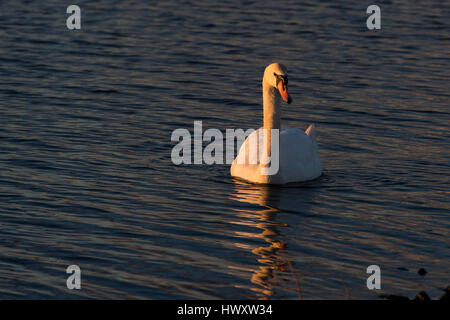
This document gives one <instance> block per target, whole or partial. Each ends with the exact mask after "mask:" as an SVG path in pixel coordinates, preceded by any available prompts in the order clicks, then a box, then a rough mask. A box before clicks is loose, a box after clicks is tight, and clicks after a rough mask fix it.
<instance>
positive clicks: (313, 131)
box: [305, 123, 317, 140]
mask: <svg viewBox="0 0 450 320" xmlns="http://www.w3.org/2000/svg"><path fill="white" fill-rule="evenodd" d="M305 132H306V134H307V135H308V136H310V137H311V139H313V140H316V137H317V132H316V126H315V125H314V123H313V124H311V125H310V126H309V127H308V129H306V131H305Z"/></svg>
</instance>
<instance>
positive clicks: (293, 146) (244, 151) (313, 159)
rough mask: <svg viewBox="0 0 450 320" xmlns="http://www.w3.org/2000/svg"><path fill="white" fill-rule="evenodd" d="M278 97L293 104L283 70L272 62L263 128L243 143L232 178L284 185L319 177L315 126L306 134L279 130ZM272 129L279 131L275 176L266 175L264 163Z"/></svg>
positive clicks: (265, 88)
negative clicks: (277, 166) (277, 160)
mask: <svg viewBox="0 0 450 320" xmlns="http://www.w3.org/2000/svg"><path fill="white" fill-rule="evenodd" d="M277 89H278V90H277ZM280 98H283V100H285V101H286V102H288V103H290V102H291V101H292V100H291V98H290V96H289V93H288V91H287V75H286V68H285V67H284V66H283V65H280V64H278V63H274V64H271V65H269V66H268V67H267V68H266V70H265V72H264V78H263V105H264V127H263V128H260V129H258V130H257V131H254V132H253V133H252V134H250V135H249V136H248V137H247V138H246V140H245V142H244V143H243V144H242V146H241V148H240V150H239V154H238V156H237V157H236V159H234V161H233V164H232V166H231V175H232V176H234V177H239V178H241V179H244V180H247V181H249V182H254V183H268V184H285V183H289V182H299V181H308V180H313V179H315V178H317V177H319V176H320V175H321V174H322V165H321V162H320V158H319V155H318V153H317V142H316V132H315V127H314V125H310V126H309V128H308V129H307V130H306V132H303V131H302V130H300V129H296V128H295V129H281V126H280V111H281V110H280V102H281V99H280ZM263 129H266V130H263ZM272 129H279V168H278V171H277V172H276V173H275V174H266V172H265V171H264V168H267V165H264V164H263V163H267V162H268V160H267V159H268V158H267V156H269V157H270V155H271V150H272V149H271V147H272V144H273V143H274V142H273V141H272V139H273V136H272V138H269V136H270V135H269V134H268V135H267V139H265V137H264V135H265V133H266V132H267V133H269V132H271V131H270V130H272ZM272 151H273V150H272ZM250 159H253V160H250ZM255 159H256V160H255ZM271 160H272V161H273V158H271Z"/></svg>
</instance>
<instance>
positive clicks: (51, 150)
mask: <svg viewBox="0 0 450 320" xmlns="http://www.w3.org/2000/svg"><path fill="white" fill-rule="evenodd" d="M77 4H78V5H79V6H80V7H81V11H82V29H81V30H78V31H69V30H67V28H66V17H67V16H68V15H67V14H66V7H67V6H68V5H69V3H64V4H63V3H62V2H61V1H54V0H51V1H12V0H11V1H7V0H2V1H1V2H0V39H1V44H0V121H1V123H0V124H1V125H0V146H1V149H0V298H39V299H40V298H69V299H70V298H153V299H160V298H164V299H173V298H194V299H204V298H213V299H216V298H232V299H241V298H243V299H247V298H248V299H260V298H262V299H264V298H272V299H297V298H298V297H299V296H301V297H302V298H304V299H315V298H321V299H329V298H332V299H347V298H349V297H351V298H353V299H378V295H380V294H391V293H395V294H404V295H407V296H409V297H413V296H414V295H415V294H416V293H417V292H418V291H420V290H425V291H427V292H428V294H429V295H430V296H431V297H432V298H436V297H439V296H440V295H441V291H440V289H441V288H443V287H445V286H447V285H448V284H449V279H450V272H449V270H450V250H449V249H450V248H449V247H450V246H449V228H450V216H449V209H450V203H449V194H450V189H449V175H450V166H449V163H450V154H449V139H450V134H449V120H450V107H449V105H450V104H449V67H450V61H449V53H450V41H449V40H450V27H449V21H450V3H449V2H448V1H440V0H439V1H438V0H436V1H427V2H424V1H420V2H415V1H414V2H412V1H406V0H395V1H378V2H377V3H376V4H378V5H379V6H380V7H381V14H382V29H381V30H378V31H369V30H367V28H366V17H367V15H366V13H365V12H366V8H367V7H368V6H369V5H370V4H373V2H372V1H370V2H369V1H356V0H355V1H339V3H337V2H336V1H330V2H328V3H326V2H322V1H320V2H319V1H312V0H311V1H297V0H295V1H285V2H281V3H280V2H278V1H275V2H274V1H267V2H266V1H245V2H241V1H226V2H222V1H209V0H208V1H206V0H205V1H203V0H196V1H157V2H152V3H150V2H147V1H110V0H108V1H106V0H102V1H94V2H93V1H78V2H77ZM274 61H279V62H283V63H284V64H285V65H287V67H288V69H289V77H290V78H289V83H290V93H291V95H292V97H293V99H294V103H293V104H292V105H289V106H287V105H284V106H283V109H282V122H283V125H284V126H286V127H298V128H302V129H306V128H307V126H308V125H309V124H310V123H315V124H316V126H317V130H318V133H319V137H318V144H319V154H320V157H321V159H322V162H323V167H324V175H323V176H322V177H321V178H319V179H318V180H316V181H313V182H309V183H304V184H300V185H294V186H287V187H264V186H257V185H251V184H246V183H243V182H239V181H236V180H233V179H232V178H231V177H230V175H229V166H227V165H212V166H208V165H184V166H175V165H173V164H172V162H171V157H170V155H171V150H172V147H173V146H174V143H173V142H171V141H170V136H171V133H172V131H173V130H175V129H177V128H186V129H188V130H190V131H191V132H192V131H193V122H194V120H202V121H203V127H204V129H207V128H218V129H220V130H223V131H225V129H226V128H244V129H247V128H258V127H259V126H261V124H262V95H261V77H262V73H263V70H264V67H265V66H266V65H268V64H269V63H271V62H274ZM72 264H76V265H79V266H80V268H81V271H82V289H81V290H79V291H70V290H68V289H67V288H66V278H67V276H68V275H67V274H66V273H65V270H66V268H67V266H69V265H72ZM373 264H375V265H379V266H380V268H381V273H382V278H381V286H382V289H381V290H375V291H370V290H368V289H367V287H366V279H367V277H368V276H369V275H368V274H366V268H367V266H369V265H373ZM399 268H400V269H399ZM419 268H425V269H426V270H427V271H428V273H427V275H426V276H420V275H418V274H417V270H418V269H419ZM299 291H300V292H299Z"/></svg>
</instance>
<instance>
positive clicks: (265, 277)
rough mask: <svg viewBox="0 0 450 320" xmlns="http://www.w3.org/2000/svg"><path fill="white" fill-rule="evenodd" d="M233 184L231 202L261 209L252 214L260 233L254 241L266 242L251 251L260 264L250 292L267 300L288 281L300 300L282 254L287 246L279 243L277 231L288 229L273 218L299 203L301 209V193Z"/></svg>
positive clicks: (243, 183)
mask: <svg viewBox="0 0 450 320" xmlns="http://www.w3.org/2000/svg"><path fill="white" fill-rule="evenodd" d="M234 182H235V183H234V188H235V192H234V194H233V196H232V198H233V200H237V201H239V202H244V203H251V204H257V205H259V206H261V207H262V208H259V209H256V210H255V209H253V210H251V211H252V213H253V214H257V217H258V220H259V222H258V223H257V224H256V227H258V228H259V229H261V230H262V232H261V233H260V234H258V235H257V237H259V238H262V239H264V240H265V241H266V242H267V245H265V246H261V247H258V248H255V249H253V250H252V252H253V253H254V254H255V255H257V256H258V263H259V264H261V265H260V266H259V267H258V269H257V270H255V271H254V273H253V275H252V278H251V282H252V283H253V284H254V285H255V287H253V288H252V290H253V291H255V292H256V293H257V295H258V297H259V298H260V299H269V298H270V297H271V296H273V295H274V294H275V287H278V286H280V285H283V284H284V282H285V281H286V279H287V278H288V279H291V280H293V281H294V285H292V283H291V284H290V287H294V288H296V289H295V290H296V291H297V294H298V295H299V297H301V293H300V284H299V281H298V278H297V275H296V273H295V272H294V270H293V268H292V264H291V262H290V260H289V257H288V255H287V253H286V250H285V248H286V244H285V242H284V241H282V240H280V231H279V230H280V229H282V228H283V227H284V226H287V225H286V224H283V223H282V222H280V221H277V220H276V215H277V213H278V212H280V209H281V210H283V211H293V210H292V208H295V206H296V205H299V201H300V202H301V205H304V204H305V201H304V200H306V199H300V197H299V196H300V194H299V193H301V192H302V190H301V189H298V188H281V187H277V186H269V185H252V184H247V183H245V182H241V181H237V180H236V181H234ZM306 194H307V195H308V194H311V192H306ZM303 195H304V194H303ZM307 202H308V201H306V203H307ZM290 208H291V209H290ZM249 211H250V210H245V209H241V210H240V214H244V215H246V216H247V215H248V213H250V212H249ZM286 273H289V274H288V275H287V274H286Z"/></svg>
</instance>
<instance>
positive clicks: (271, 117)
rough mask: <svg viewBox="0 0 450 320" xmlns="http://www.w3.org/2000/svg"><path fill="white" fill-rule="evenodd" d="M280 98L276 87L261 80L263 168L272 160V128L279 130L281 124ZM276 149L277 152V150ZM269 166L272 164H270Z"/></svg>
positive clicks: (267, 177)
mask: <svg viewBox="0 0 450 320" xmlns="http://www.w3.org/2000/svg"><path fill="white" fill-rule="evenodd" d="M280 99H281V97H280V95H279V94H278V92H277V91H276V89H275V88H274V87H273V86H271V85H269V84H268V83H266V81H265V80H263V108H264V140H263V153H262V154H263V156H262V159H261V160H262V164H263V167H265V168H267V167H269V163H271V160H272V129H277V130H279V129H280V125H281V124H280ZM277 137H278V135H277ZM277 145H279V144H277ZM274 146H275V145H274ZM277 151H278V153H279V150H277ZM277 159H278V158H277ZM270 166H272V164H271V165H270ZM266 179H269V176H266ZM267 181H268V180H267ZM267 181H266V182H267Z"/></svg>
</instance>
